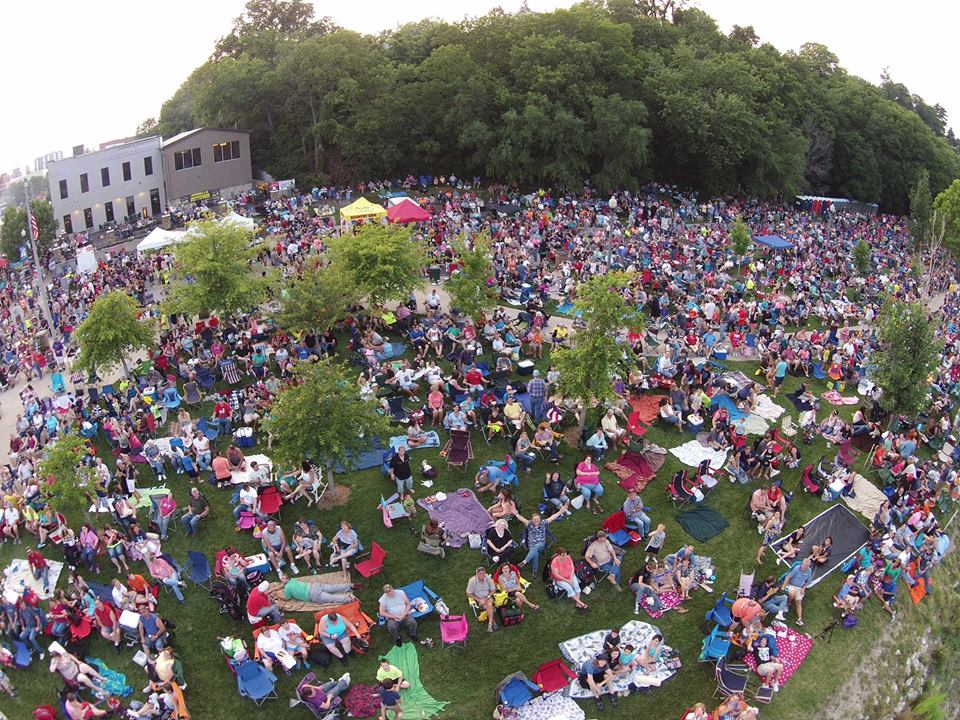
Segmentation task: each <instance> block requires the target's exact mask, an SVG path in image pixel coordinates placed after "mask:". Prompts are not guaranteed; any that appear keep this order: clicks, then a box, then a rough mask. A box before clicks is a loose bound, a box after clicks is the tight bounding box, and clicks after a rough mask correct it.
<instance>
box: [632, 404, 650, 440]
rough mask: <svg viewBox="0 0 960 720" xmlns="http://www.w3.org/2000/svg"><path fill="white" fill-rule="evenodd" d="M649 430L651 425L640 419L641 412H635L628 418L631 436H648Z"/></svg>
mask: <svg viewBox="0 0 960 720" xmlns="http://www.w3.org/2000/svg"><path fill="white" fill-rule="evenodd" d="M649 429H650V425H648V424H647V423H645V422H643V421H642V420H641V419H640V411H639V410H634V411H633V412H632V413H630V415H629V416H628V417H627V430H629V431H630V434H631V435H633V436H634V437H643V436H644V435H646V434H647V430H649Z"/></svg>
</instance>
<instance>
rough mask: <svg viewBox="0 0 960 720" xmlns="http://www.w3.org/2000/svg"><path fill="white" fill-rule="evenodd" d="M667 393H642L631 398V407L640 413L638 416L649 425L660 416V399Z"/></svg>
mask: <svg viewBox="0 0 960 720" xmlns="http://www.w3.org/2000/svg"><path fill="white" fill-rule="evenodd" d="M665 397H666V395H640V396H634V397H631V398H630V408H631V409H632V410H633V411H634V412H636V413H639V414H638V415H637V417H638V418H639V419H640V421H641V422H644V423H647V424H648V425H649V424H650V423H652V422H653V421H654V420H656V419H657V418H658V417H660V401H661V400H663V399H664V398H665Z"/></svg>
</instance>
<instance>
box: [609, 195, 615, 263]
mask: <svg viewBox="0 0 960 720" xmlns="http://www.w3.org/2000/svg"><path fill="white" fill-rule="evenodd" d="M607 206H608V207H609V208H610V215H609V216H608V217H607V272H610V269H611V264H612V262H613V218H614V216H615V214H616V212H617V198H616V197H615V196H613V195H611V196H610V199H609V200H607Z"/></svg>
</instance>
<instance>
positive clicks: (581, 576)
mask: <svg viewBox="0 0 960 720" xmlns="http://www.w3.org/2000/svg"><path fill="white" fill-rule="evenodd" d="M574 572H575V573H576V575H577V580H579V581H580V587H586V586H587V585H593V583H594V581H596V579H597V571H596V570H594V569H593V568H592V567H590V564H589V563H588V562H587V561H586V560H581V561H580V562H578V563H577V564H576V566H575V568H574Z"/></svg>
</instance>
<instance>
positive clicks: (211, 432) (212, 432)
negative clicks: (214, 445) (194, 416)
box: [197, 417, 220, 442]
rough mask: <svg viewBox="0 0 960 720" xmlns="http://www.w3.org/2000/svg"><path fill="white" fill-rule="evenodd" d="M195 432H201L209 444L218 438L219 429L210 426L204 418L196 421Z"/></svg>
mask: <svg viewBox="0 0 960 720" xmlns="http://www.w3.org/2000/svg"><path fill="white" fill-rule="evenodd" d="M197 430H199V431H200V432H202V433H203V436H204V437H205V438H206V439H207V440H209V441H210V442H216V440H217V438H218V437H220V429H219V428H217V427H215V426H214V425H211V424H210V422H209V421H208V420H207V419H206V418H204V417H202V418H200V419H199V420H197Z"/></svg>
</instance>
